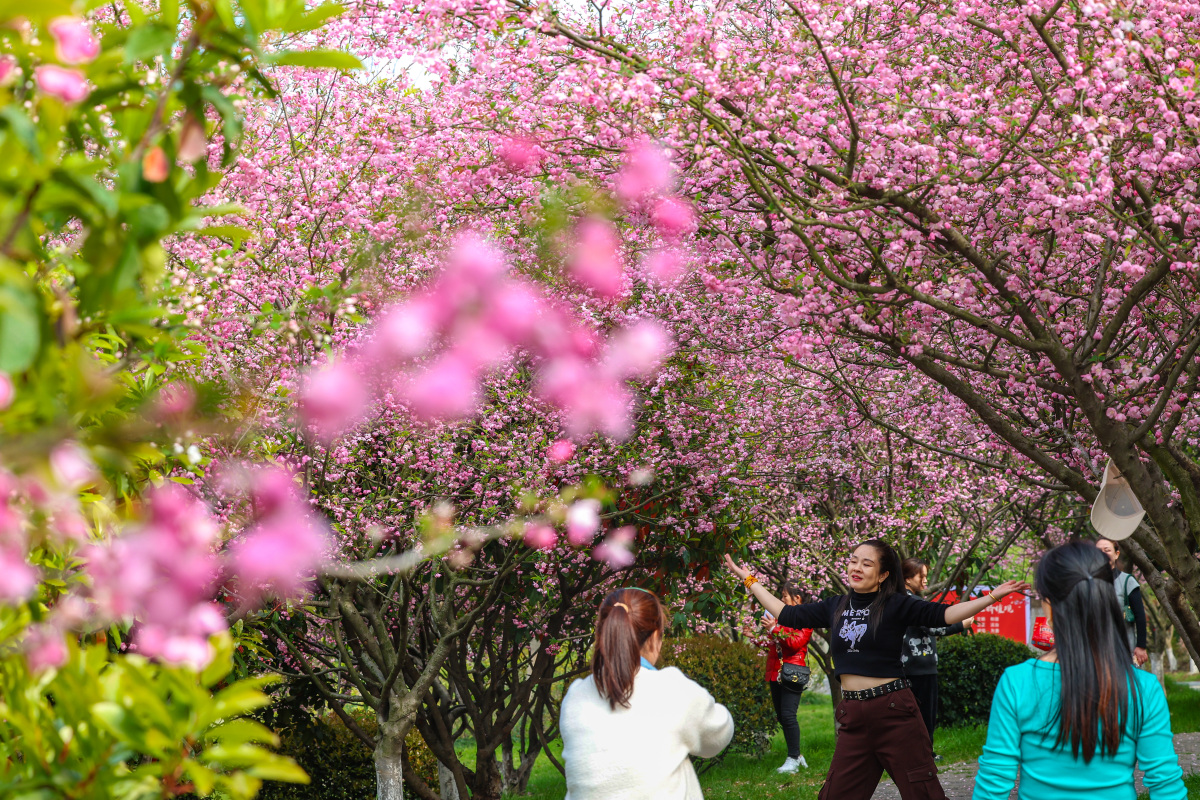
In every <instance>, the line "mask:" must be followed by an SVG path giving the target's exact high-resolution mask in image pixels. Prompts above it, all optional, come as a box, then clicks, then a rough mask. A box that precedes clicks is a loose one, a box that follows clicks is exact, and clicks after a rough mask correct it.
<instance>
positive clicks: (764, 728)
mask: <svg viewBox="0 0 1200 800" xmlns="http://www.w3.org/2000/svg"><path fill="white" fill-rule="evenodd" d="M659 666H661V667H678V668H679V669H680V670H681V671H682V672H683V674H685V675H687V676H688V677H689V678H691V679H692V680H694V681H695V682H696V683H698V684H700V685H701V686H703V687H704V688H705V689H708V691H709V692H711V693H712V696H713V697H715V698H716V700H717V702H718V703H720V704H722V705H723V706H725V707H726V708H728V709H729V713H731V714H733V724H734V734H733V742H731V743H730V746H729V748H728V749H729V750H733V751H737V752H740V753H749V754H751V755H762V754H763V753H765V752H766V751H767V747H768V746H769V745H770V742H771V736H772V734H774V733H775V727H776V724H777V723H776V722H775V709H774V708H773V707H772V706H771V693H770V691H769V690H768V688H767V684H766V682H765V681H764V680H763V655H762V653H761V651H760V650H759V649H758V648H757V647H755V646H754V645H752V644H749V643H747V642H735V641H732V640H730V639H725V638H723V637H720V636H693V637H691V638H687V639H679V640H675V641H670V642H668V643H667V644H666V645H664V646H663V652H662V660H661V661H660V662H659Z"/></svg>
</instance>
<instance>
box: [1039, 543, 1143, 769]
mask: <svg viewBox="0 0 1200 800" xmlns="http://www.w3.org/2000/svg"><path fill="white" fill-rule="evenodd" d="M1036 581H1037V584H1036V585H1037V590H1038V594H1040V595H1041V596H1042V597H1043V598H1045V599H1046V600H1049V601H1050V611H1051V614H1052V617H1051V625H1052V627H1053V628H1054V652H1055V654H1056V655H1057V656H1058V666H1059V668H1060V669H1061V670H1062V690H1061V693H1060V696H1059V698H1060V699H1059V705H1058V713H1057V715H1056V720H1057V722H1058V738H1057V739H1056V741H1055V743H1054V744H1055V746H1056V747H1060V746H1065V745H1066V744H1067V742H1070V743H1071V753H1072V755H1074V756H1075V757H1076V758H1078V757H1079V756H1080V754H1082V755H1083V760H1084V763H1087V762H1090V761H1091V760H1092V757H1093V756H1094V755H1096V751H1097V749H1099V751H1100V755H1101V756H1107V755H1112V754H1115V753H1116V752H1117V748H1118V747H1120V745H1121V738H1122V736H1124V733H1125V727H1126V724H1128V723H1130V721H1131V720H1130V707H1131V706H1132V708H1133V709H1134V711H1133V719H1132V727H1133V728H1136V727H1138V726H1139V725H1140V719H1139V718H1138V717H1139V714H1138V710H1137V709H1138V702H1137V682H1136V681H1135V680H1134V674H1133V654H1132V653H1131V652H1130V651H1129V642H1128V640H1127V639H1126V638H1125V623H1124V618H1123V617H1122V615H1121V607H1120V605H1119V604H1118V603H1117V593H1116V591H1115V590H1114V589H1113V575H1112V570H1111V569H1109V566H1108V558H1107V557H1106V556H1105V555H1104V553H1102V552H1100V551H1099V550H1098V549H1096V547H1095V546H1094V545H1092V544H1091V543H1090V542H1071V543H1070V544H1063V545H1059V546H1058V547H1055V548H1054V549H1052V550H1050V551H1049V552H1048V553H1046V555H1044V556H1042V560H1041V561H1040V562H1039V563H1038V566H1037V579H1036ZM1131 701H1132V702H1131Z"/></svg>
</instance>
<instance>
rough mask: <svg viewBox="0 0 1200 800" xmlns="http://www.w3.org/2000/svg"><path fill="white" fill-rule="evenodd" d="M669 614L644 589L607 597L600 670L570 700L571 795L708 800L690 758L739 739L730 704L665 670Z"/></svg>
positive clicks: (562, 722) (566, 733)
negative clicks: (660, 666) (662, 665)
mask: <svg viewBox="0 0 1200 800" xmlns="http://www.w3.org/2000/svg"><path fill="white" fill-rule="evenodd" d="M665 624H666V614H665V613H664V612H663V607H662V604H661V603H660V602H659V601H658V598H657V597H655V596H654V595H653V594H651V593H650V592H647V591H645V590H644V589H617V590H616V591H614V592H610V593H609V595H608V596H607V597H605V598H604V601H603V602H601V603H600V615H599V617H598V619H597V621H596V644H595V648H594V650H593V654H592V674H591V675H589V676H588V677H586V678H583V679H582V680H578V681H575V682H574V683H572V684H571V688H569V689H568V690H567V696H566V697H564V698H563V702H562V711H561V715H560V719H559V730H560V731H561V732H562V740H563V765H564V766H565V767H566V771H567V797H566V800H650V799H651V798H653V800H702V798H703V797H704V795H703V794H702V793H701V791H700V782H699V781H698V780H697V779H696V771H695V770H694V769H692V762H691V760H690V759H689V758H688V757H689V756H701V757H704V758H712V757H713V756H715V755H717V754H718V753H720V752H721V751H722V750H724V749H725V746H726V745H728V744H729V740H730V739H732V738H733V717H732V716H731V715H730V714H729V709H727V708H725V706H723V705H721V704H720V703H718V702H716V701H715V700H713V697H712V695H711V694H709V693H708V692H707V691H706V690H705V689H704V687H703V686H701V685H700V684H698V683H696V682H695V681H693V680H690V679H689V678H687V677H685V676H684V674H683V673H682V672H680V671H679V670H678V669H676V668H674V667H668V668H667V669H663V670H656V669H655V668H654V665H655V664H656V663H657V662H658V655H659V653H660V652H661V650H662V638H663V629H664V627H665Z"/></svg>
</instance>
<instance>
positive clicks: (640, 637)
mask: <svg viewBox="0 0 1200 800" xmlns="http://www.w3.org/2000/svg"><path fill="white" fill-rule="evenodd" d="M666 622H667V617H666V614H665V613H664V611H663V607H662V603H660V602H659V601H658V598H657V597H655V596H654V595H653V594H651V593H650V592H647V591H644V590H642V589H617V590H615V591H612V592H609V593H608V596H607V597H605V598H604V600H603V602H601V603H600V614H599V616H598V617H597V619H596V647H595V650H594V651H593V653H592V678H593V680H595V682H596V690H597V691H598V692H600V696H601V697H606V698H608V704H609V705H610V706H612V708H613V709H614V710H615V709H616V707H617V706H618V705H621V706H624V707H625V708H629V698H630V696H631V695H632V694H633V676H634V673H636V672H637V670H638V668H639V667H640V666H641V661H642V645H644V644H645V643H646V642H647V641H648V640H649V639H650V637H651V636H653V635H654V634H655V632H657V633H660V634H661V633H662V632H663V630H664V629H665V628H666Z"/></svg>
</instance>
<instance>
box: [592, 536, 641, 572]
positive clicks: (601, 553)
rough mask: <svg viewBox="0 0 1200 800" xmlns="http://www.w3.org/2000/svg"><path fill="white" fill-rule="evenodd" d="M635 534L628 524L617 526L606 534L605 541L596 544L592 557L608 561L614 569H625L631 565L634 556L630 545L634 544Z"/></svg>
mask: <svg viewBox="0 0 1200 800" xmlns="http://www.w3.org/2000/svg"><path fill="white" fill-rule="evenodd" d="M634 534H635V531H634V529H633V527H632V526H629V525H626V526H624V527H622V528H617V529H616V530H615V531H613V532H612V533H610V534H609V535H608V536H606V537H605V538H604V541H603V542H601V543H600V544H598V545H596V547H595V548H594V549H593V550H592V558H594V559H596V560H597V561H603V562H605V563H607V564H608V565H609V566H610V567H612V568H613V569H625V568H626V567H628V566H631V565H632V564H633V562H634V557H633V553H631V552H630V551H629V546H630V545H631V544H633V539H634Z"/></svg>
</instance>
